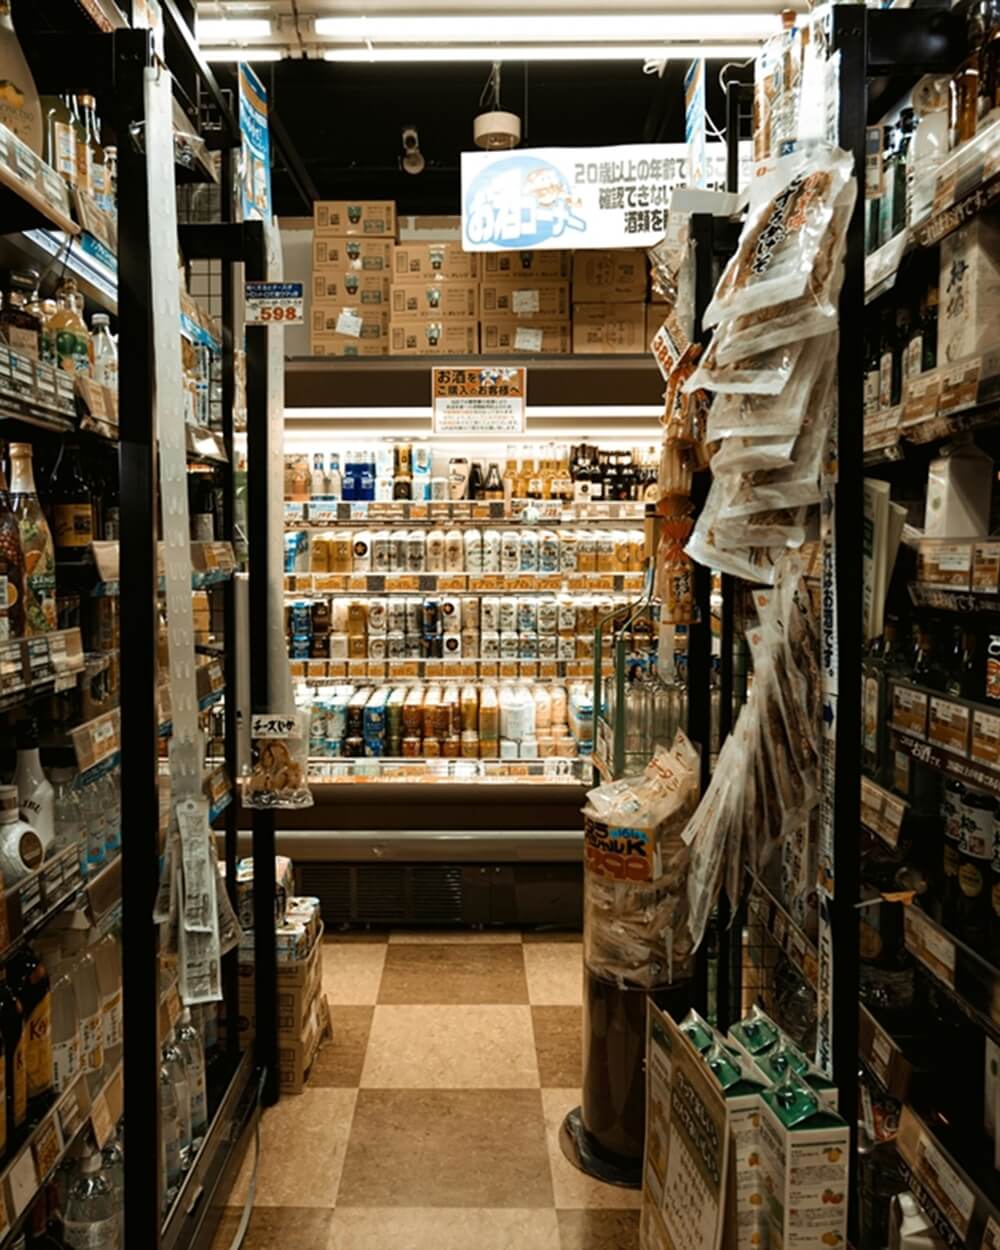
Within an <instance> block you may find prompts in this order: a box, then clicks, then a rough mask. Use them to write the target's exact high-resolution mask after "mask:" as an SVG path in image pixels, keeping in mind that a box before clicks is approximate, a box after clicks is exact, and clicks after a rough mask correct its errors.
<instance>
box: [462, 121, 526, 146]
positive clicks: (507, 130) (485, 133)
mask: <svg viewBox="0 0 1000 1250" xmlns="http://www.w3.org/2000/svg"><path fill="white" fill-rule="evenodd" d="M472 137H473V139H475V141H476V146H477V147H480V148H486V149H488V150H489V151H494V152H495V151H499V150H501V149H503V148H516V147H517V145H518V144H519V143H520V142H521V119H520V117H518V115H517V114H516V113H503V112H493V113H480V114H479V116H478V117H477V118H475V120H474V121H473V123H472Z"/></svg>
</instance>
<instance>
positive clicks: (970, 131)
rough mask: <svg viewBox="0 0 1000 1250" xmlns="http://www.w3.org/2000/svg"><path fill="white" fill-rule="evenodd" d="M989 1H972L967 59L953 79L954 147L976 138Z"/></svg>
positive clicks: (966, 28)
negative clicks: (987, 3)
mask: <svg viewBox="0 0 1000 1250" xmlns="http://www.w3.org/2000/svg"><path fill="white" fill-rule="evenodd" d="M988 20H989V19H988V15H987V5H986V0H973V3H972V4H971V6H970V7H969V10H968V13H967V16H966V23H965V37H966V56H965V60H964V61H963V62H962V63H961V64H960V65H959V67H958V69H956V70H955V73H954V74H953V75H952V79H951V146H952V147H953V148H955V147H958V145H959V144H960V143H967V142H968V141H969V140H970V139H973V138H975V135H976V127H977V124H978V121H979V81H980V70H981V68H982V51H983V43H984V41H985V39H986V34H987V30H986V26H987V22H988Z"/></svg>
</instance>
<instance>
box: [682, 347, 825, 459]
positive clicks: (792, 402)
mask: <svg viewBox="0 0 1000 1250" xmlns="http://www.w3.org/2000/svg"><path fill="white" fill-rule="evenodd" d="M779 350H780V349H779ZM831 351H832V352H833V354H834V355H836V342H835V341H833V340H831V339H830V338H817V339H810V340H808V341H807V342H806V343H805V345H804V346H803V348H802V350H801V352H800V353H799V354H798V356H797V357H796V360H795V364H794V367H793V369H792V370H791V372H790V373H789V375H788V377H787V379H786V384H785V385H784V386H783V387H782V389H781V391H780V392H777V393H774V394H764V393H758V394H752V393H751V394H743V393H732V394H724V395H716V397H715V400H714V401H713V403H712V407H711V408H710V409H709V413H708V425H707V430H706V436H707V437H708V438H709V439H710V440H711V441H713V442H714V441H716V440H718V439H722V438H738V437H744V438H756V437H768V436H771V435H778V434H798V432H799V430H800V429H801V428H802V423H803V421H804V420H805V418H806V414H807V413H808V412H809V411H810V410H811V408H812V406H813V405H812V398H813V390H814V388H815V386H816V383H817V381H818V379H819V377H820V374H821V372H822V369H823V365H824V362H825V361H826V360H827V359H828V357H829V355H830V353H831Z"/></svg>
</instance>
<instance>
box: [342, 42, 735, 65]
mask: <svg viewBox="0 0 1000 1250" xmlns="http://www.w3.org/2000/svg"><path fill="white" fill-rule="evenodd" d="M759 51H760V47H759V46H758V45H757V44H753V43H745V44H714V45H713V44H710V43H692V44H676V43H673V44H661V45H657V44H622V45H615V44H594V45H589V44H579V45H567V44H558V43H553V44H543V45H535V44H527V45H525V46H523V47H520V46H518V45H517V44H496V45H492V44H483V45H481V46H479V47H456V46H444V47H440V46H438V47H398V48H388V47H382V48H330V49H327V50H326V51H325V52H324V53H323V57H324V60H327V61H337V62H341V63H353V64H365V63H370V64H380V63H386V62H404V61H423V62H428V63H430V62H442V61H487V62H488V61H676V60H691V59H699V60H700V59H705V60H719V61H730V60H731V61H744V60H748V59H749V58H750V57H754V56H756V55H757V53H758V52H759Z"/></svg>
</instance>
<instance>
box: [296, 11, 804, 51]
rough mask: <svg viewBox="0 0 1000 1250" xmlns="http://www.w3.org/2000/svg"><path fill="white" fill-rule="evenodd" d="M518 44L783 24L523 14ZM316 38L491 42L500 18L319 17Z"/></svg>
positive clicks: (754, 16) (683, 35) (768, 18)
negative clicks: (317, 36) (318, 36)
mask: <svg viewBox="0 0 1000 1250" xmlns="http://www.w3.org/2000/svg"><path fill="white" fill-rule="evenodd" d="M505 22H506V25H507V27H508V29H509V31H510V32H511V34H512V35H513V36H514V38H515V39H516V40H517V41H518V42H523V43H565V42H567V41H572V42H573V43H589V42H591V41H595V42H599V41H602V40H611V41H615V40H616V41H618V42H623V41H627V40H631V41H633V42H644V41H646V40H659V39H666V40H670V39H690V40H699V39H711V38H716V39H720V38H721V39H736V40H739V39H765V38H766V37H767V36H768V35H772V34H775V33H776V32H777V31H778V30H779V29H780V25H781V19H780V18H779V17H778V15H777V14H776V13H727V14H720V13H664V14H660V13H650V14H644V13H635V14H629V13H626V14H623V15H617V14H610V13H607V14H606V13H599V14H568V13H553V14H547V15H545V16H538V15H527V16H522V15H521V14H517V15H511V16H509V17H507V18H506V19H505ZM316 34H317V35H320V36H322V37H324V38H330V39H337V40H340V41H343V42H345V43H349V42H354V43H359V42H364V41H366V40H368V41H371V42H372V43H379V42H386V43H393V44H396V43H453V44H454V43H462V44H470V43H489V42H491V41H493V40H495V39H496V36H497V19H496V18H495V17H479V16H469V15H465V14H462V15H456V16H454V17H452V16H447V15H434V16H427V17H385V16H374V17H319V18H317V19H316Z"/></svg>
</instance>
